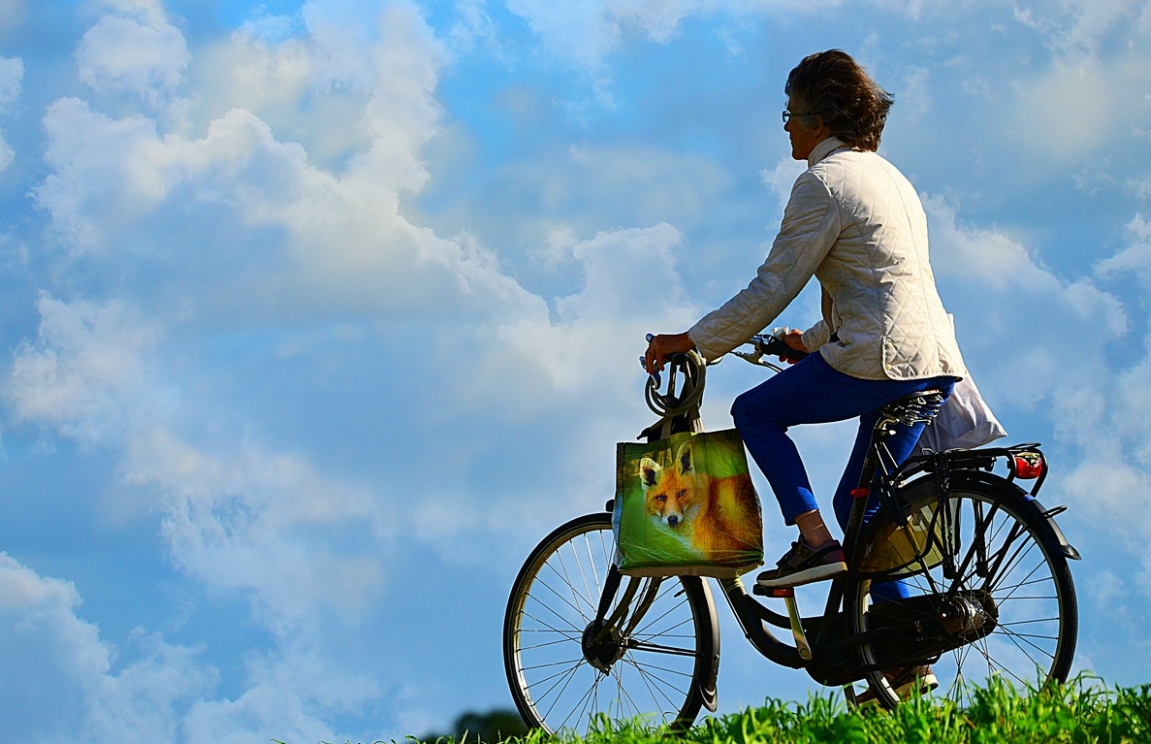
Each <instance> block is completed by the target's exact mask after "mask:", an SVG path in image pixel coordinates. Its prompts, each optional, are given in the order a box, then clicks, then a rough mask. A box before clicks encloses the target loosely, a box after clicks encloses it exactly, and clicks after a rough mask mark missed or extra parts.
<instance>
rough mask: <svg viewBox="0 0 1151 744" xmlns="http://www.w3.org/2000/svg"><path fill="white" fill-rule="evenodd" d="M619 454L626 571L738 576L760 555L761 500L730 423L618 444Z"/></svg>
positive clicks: (620, 516)
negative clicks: (701, 431) (700, 431)
mask: <svg viewBox="0 0 1151 744" xmlns="http://www.w3.org/2000/svg"><path fill="white" fill-rule="evenodd" d="M672 453H674V455H673V454H672ZM619 460H620V462H619V472H618V474H617V477H618V478H619V479H620V480H619V482H618V483H617V502H616V512H617V518H618V522H619V530H618V532H619V547H620V558H621V560H620V563H621V565H620V569H621V570H622V571H623V572H624V573H631V574H644V575H659V574H674V573H680V574H699V575H708V576H735V575H738V573H739V572H740V570H741V569H742V570H750V568H754V567H756V566H758V565H759V564H760V563H761V562H762V557H763V556H762V553H763V549H762V542H763V534H762V533H763V528H762V523H761V517H760V509H759V499H758V497H757V496H756V493H755V488H754V486H753V485H752V483H751V478H750V476H749V475H748V472H747V458H746V455H745V454H744V452H743V442H742V440H741V439H740V438H739V435H738V433H736V432H735V431H734V430H728V431H725V432H709V433H704V434H691V433H685V434H677V435H674V436H673V437H672V438H671V439H668V440H661V441H659V442H655V443H653V444H621V445H619ZM744 567H747V568H746V569H744Z"/></svg>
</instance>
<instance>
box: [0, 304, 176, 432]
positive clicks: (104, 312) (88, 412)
mask: <svg viewBox="0 0 1151 744" xmlns="http://www.w3.org/2000/svg"><path fill="white" fill-rule="evenodd" d="M39 311H40V315H41V318H42V322H41V324H40V335H39V338H38V339H37V341H36V342H35V343H32V342H28V341H26V342H24V343H23V344H21V345H20V346H19V347H18V348H17V349H16V353H15V358H14V360H13V363H12V368H11V373H10V376H9V379H8V381H7V384H6V385H5V393H6V396H7V397H8V399H9V401H10V402H11V403H12V406H13V410H14V412H15V415H16V417H17V418H18V419H23V420H27V421H34V422H36V423H38V424H44V425H47V426H51V427H54V428H58V429H59V431H60V432H61V433H62V434H64V435H65V436H67V437H71V438H74V439H76V440H78V441H80V442H82V443H85V444H89V445H91V444H100V443H104V442H106V441H108V440H109V439H111V440H113V441H115V440H116V439H118V438H119V437H120V436H122V435H123V432H124V430H125V429H127V428H128V427H130V426H132V425H133V423H134V422H133V421H131V420H129V419H130V418H131V413H130V412H129V411H126V410H125V406H124V403H125V402H126V400H129V399H131V398H132V397H134V396H138V395H141V394H142V393H143V392H144V391H145V390H147V387H146V386H145V385H144V383H145V382H147V381H148V380H147V377H148V374H147V372H146V371H145V367H146V365H147V362H146V361H145V359H146V356H145V355H146V353H147V351H149V350H150V349H151V347H152V346H153V345H154V344H155V342H156V330H155V329H154V328H152V327H150V326H149V325H148V324H146V323H144V322H142V321H141V320H140V319H139V318H136V317H134V316H133V313H132V311H131V310H130V309H129V308H127V307H126V306H125V305H124V304H123V303H122V302H118V301H112V302H109V303H108V304H106V305H102V306H100V305H94V304H92V303H88V302H77V303H75V304H72V305H68V304H66V303H63V302H61V301H59V300H56V299H54V298H52V297H50V296H49V295H47V294H41V297H40V302H39ZM142 402H143V401H142ZM158 403H159V401H158V400H151V401H148V402H147V403H145V404H144V408H146V409H149V410H152V411H155V410H156V404H158Z"/></svg>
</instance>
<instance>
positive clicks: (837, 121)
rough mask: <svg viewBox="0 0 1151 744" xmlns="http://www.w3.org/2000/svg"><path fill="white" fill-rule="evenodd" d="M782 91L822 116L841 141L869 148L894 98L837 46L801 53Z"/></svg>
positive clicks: (874, 146)
mask: <svg viewBox="0 0 1151 744" xmlns="http://www.w3.org/2000/svg"><path fill="white" fill-rule="evenodd" d="M783 91H784V93H786V94H787V95H789V96H792V97H794V98H798V99H800V100H802V101H803V102H804V103H805V104H806V108H807V110H808V111H810V112H811V113H812V114H813V115H814V114H818V115H819V116H820V117H822V118H823V122H824V123H825V124H827V126H828V127H829V128H830V129H831V131H832V134H834V135H835V137H836V138H837V139H839V140H840V141H841V142H843V143H844V144H846V145H848V146H850V147H853V148H855V149H857V150H871V151H873V152H874V151H875V150H878V149H879V138H880V136H881V135H882V134H883V125H884V124H886V123H887V111H888V109H890V108H891V104H893V103H894V102H895V97H894V96H892V95H891V94H890V93H888V92H887V91H885V90H884V89H883V88H880V87H879V85H878V84H877V83H876V82H875V81H874V80H872V79H871V77H870V76H869V75H868V74H867V71H866V70H864V69H863V68H862V67H860V66H859V63H857V62H856V61H855V60H854V59H852V58H851V55H849V54H847V52H844V51H842V50H839V49H831V50H829V51H826V52H817V53H816V54H812V55H809V56H807V57H804V58H803V61H802V62H800V63H799V64H798V65H796V66H795V69H793V70H792V71H791V73H790V74H788V76H787V85H785V86H784V88H783ZM804 118H807V117H804Z"/></svg>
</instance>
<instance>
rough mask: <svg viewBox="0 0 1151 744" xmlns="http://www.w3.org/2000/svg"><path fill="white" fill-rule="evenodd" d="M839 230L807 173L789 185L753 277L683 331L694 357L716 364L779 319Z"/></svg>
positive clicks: (833, 206) (835, 214)
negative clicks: (768, 245) (771, 238)
mask: <svg viewBox="0 0 1151 744" xmlns="http://www.w3.org/2000/svg"><path fill="white" fill-rule="evenodd" d="M841 230H842V221H841V217H840V214H839V205H838V203H837V202H836V201H835V199H834V198H832V195H831V193H830V192H829V191H828V190H827V186H826V185H825V184H824V183H823V181H821V180H820V179H819V177H817V176H816V175H815V174H813V173H811V172H810V171H808V172H805V173H804V174H803V175H801V176H800V177H799V178H798V179H797V180H796V182H795V186H793V187H792V190H791V198H790V199H789V200H788V202H787V207H786V208H785V209H784V212H783V224H782V226H781V227H780V230H779V235H777V236H776V238H775V242H774V243H772V246H771V251H770V252H769V253H768V256H767V260H766V261H764V262H763V265H762V266H760V267H759V271H758V272H756V276H755V278H754V279H752V280H751V283H750V284H748V285H747V288H746V289H743V290H741V291H740V292H739V293H738V294H736V295H735V297H732V298H731V299H730V300H728V301H727V302H726V303H724V304H723V306H722V307H719V308H718V309H716V310H713V311H712V312H710V313H708V314H707V315H705V316H703V317H702V318H701V319H700V320H699V321H698V322H696V324H695V325H693V326H692V327H691V328H690V329H689V330H688V336H690V337H691V340H692V341H693V342H694V343H695V346H696V348H697V349H698V350H699V353H700V354H702V355H703V357H704V358H705V359H707V360H709V361H710V360H713V359H718V358H719V357H721V356H723V355H724V354H726V353H727V352H729V351H731V350H732V349H734V348H735V347H737V346H739V345H740V344H742V343H745V342H746V341H747V340H748V339H750V338H751V337H752V336H754V335H755V334H756V333H759V332H760V331H762V330H763V329H764V328H765V327H766V326H767V325H768V324H769V323H771V322H772V321H773V320H775V319H776V318H777V317H779V314H780V313H781V312H783V310H784V308H786V307H787V306H788V304H790V303H791V301H792V300H794V299H795V297H796V295H798V294H799V292H800V290H802V289H803V287H804V286H805V285H806V284H807V282H808V280H810V279H811V277H812V275H814V274H815V270H816V269H817V268H818V267H819V265H820V264H821V263H822V262H823V259H824V258H825V257H826V256H827V253H828V251H829V250H831V246H832V245H834V244H835V241H836V239H837V238H838V237H839V233H840V231H841Z"/></svg>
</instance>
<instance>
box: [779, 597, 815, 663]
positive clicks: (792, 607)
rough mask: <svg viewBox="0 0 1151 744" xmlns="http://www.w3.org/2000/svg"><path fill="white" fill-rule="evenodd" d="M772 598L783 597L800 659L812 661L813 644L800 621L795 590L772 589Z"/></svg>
mask: <svg viewBox="0 0 1151 744" xmlns="http://www.w3.org/2000/svg"><path fill="white" fill-rule="evenodd" d="M770 592H771V596H773V597H782V598H783V602H784V604H786V605H787V619H788V620H790V621H791V636H792V638H794V639H795V650H796V651H798V652H799V658H801V659H803V660H804V661H811V655H812V654H811V644H810V643H808V642H807V634H806V633H804V632H803V621H801V620H800V619H799V606H798V605H797V604H796V603H795V590H794V589H772V590H770Z"/></svg>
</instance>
